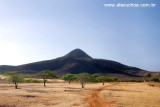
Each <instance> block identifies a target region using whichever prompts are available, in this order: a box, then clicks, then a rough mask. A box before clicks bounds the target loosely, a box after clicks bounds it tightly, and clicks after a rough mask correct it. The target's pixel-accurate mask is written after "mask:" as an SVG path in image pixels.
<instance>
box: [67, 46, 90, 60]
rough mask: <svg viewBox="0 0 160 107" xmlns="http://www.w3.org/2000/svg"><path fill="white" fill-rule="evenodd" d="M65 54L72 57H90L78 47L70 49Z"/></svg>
mask: <svg viewBox="0 0 160 107" xmlns="http://www.w3.org/2000/svg"><path fill="white" fill-rule="evenodd" d="M66 56H68V57H73V58H92V57H90V56H89V55H88V54H86V53H85V52H84V51H83V50H81V49H78V48H77V49H74V50H72V51H71V52H69V53H68V54H67V55H66Z"/></svg>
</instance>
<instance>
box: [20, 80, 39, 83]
mask: <svg viewBox="0 0 160 107" xmlns="http://www.w3.org/2000/svg"><path fill="white" fill-rule="evenodd" d="M23 82H27V83H39V82H41V81H39V80H37V79H25V80H24V81H23Z"/></svg>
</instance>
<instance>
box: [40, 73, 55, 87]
mask: <svg viewBox="0 0 160 107" xmlns="http://www.w3.org/2000/svg"><path fill="white" fill-rule="evenodd" d="M38 76H39V77H40V78H42V79H43V82H44V87H46V82H47V79H53V78H57V77H56V76H55V75H54V72H52V71H51V70H44V71H41V72H40V73H39V74H38Z"/></svg>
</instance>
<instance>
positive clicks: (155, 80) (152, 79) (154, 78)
mask: <svg viewBox="0 0 160 107" xmlns="http://www.w3.org/2000/svg"><path fill="white" fill-rule="evenodd" d="M149 80H150V81H154V82H158V81H159V78H157V77H152V78H149Z"/></svg>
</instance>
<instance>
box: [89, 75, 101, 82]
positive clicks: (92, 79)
mask: <svg viewBox="0 0 160 107" xmlns="http://www.w3.org/2000/svg"><path fill="white" fill-rule="evenodd" d="M97 77H99V75H95V74H93V75H90V76H89V77H88V78H89V82H98V81H97V79H96V78H97Z"/></svg>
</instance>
